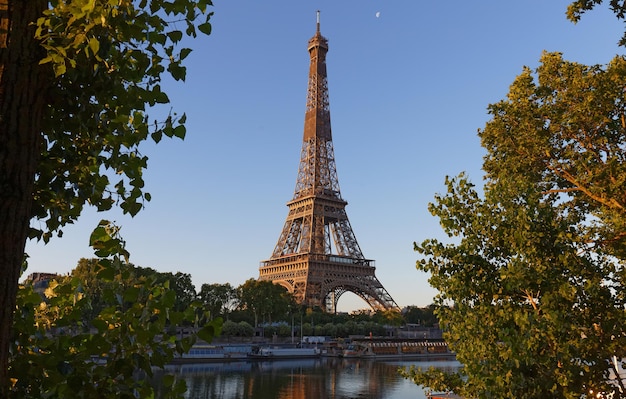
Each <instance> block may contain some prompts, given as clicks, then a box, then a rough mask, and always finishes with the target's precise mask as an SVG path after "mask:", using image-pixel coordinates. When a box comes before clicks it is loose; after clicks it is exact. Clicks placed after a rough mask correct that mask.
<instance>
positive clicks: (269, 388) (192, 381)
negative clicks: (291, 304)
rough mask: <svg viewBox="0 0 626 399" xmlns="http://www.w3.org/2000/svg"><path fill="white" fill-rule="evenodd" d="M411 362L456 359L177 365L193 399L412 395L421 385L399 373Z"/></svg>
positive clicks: (396, 398) (445, 364)
mask: <svg viewBox="0 0 626 399" xmlns="http://www.w3.org/2000/svg"><path fill="white" fill-rule="evenodd" d="M411 364H416V365H420V366H422V367H424V368H428V367H429V366H436V367H440V368H444V369H450V370H453V369H456V368H457V367H458V366H459V364H458V362H456V361H449V360H445V361H428V362H420V363H417V362H415V361H403V362H393V363H392V362H377V361H369V360H359V359H341V358H321V359H298V360H280V361H273V362H267V361H252V362H232V363H204V364H185V365H179V366H175V367H173V369H170V370H169V371H170V372H172V371H173V372H174V373H175V374H176V375H177V377H178V378H183V379H185V381H186V383H187V388H188V392H187V397H188V398H190V399H195V398H202V399H218V398H219V399H256V398H258V399H288V398H289V399H340V398H342V399H347V398H359V399H379V398H381V399H382V398H385V399H405V398H406V399H408V398H412V399H415V398H425V395H424V392H423V390H422V389H421V388H420V387H418V386H416V385H414V384H413V382H411V381H408V380H405V379H404V378H402V377H401V376H400V375H399V374H398V369H399V368H400V367H408V366H410V365H411Z"/></svg>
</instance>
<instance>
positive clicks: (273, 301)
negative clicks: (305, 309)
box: [238, 278, 293, 327]
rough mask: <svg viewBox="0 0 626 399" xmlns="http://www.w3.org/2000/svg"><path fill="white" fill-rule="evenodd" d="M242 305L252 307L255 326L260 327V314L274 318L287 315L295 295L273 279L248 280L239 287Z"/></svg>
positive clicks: (270, 318) (270, 319) (269, 320)
mask: <svg viewBox="0 0 626 399" xmlns="http://www.w3.org/2000/svg"><path fill="white" fill-rule="evenodd" d="M238 292H239V295H238V296H239V301H240V306H241V307H243V308H245V309H250V310H251V311H252V312H253V314H254V326H255V327H258V321H259V316H261V317H267V321H268V322H270V323H271V322H272V318H275V317H277V316H283V315H285V314H286V313H287V312H288V310H289V306H290V304H291V303H292V302H293V296H292V295H291V294H290V293H289V292H288V291H287V289H286V288H285V287H283V286H280V285H278V284H274V283H272V282H271V281H259V280H255V279H253V278H251V279H248V280H246V281H245V282H244V283H243V284H242V285H240V286H239V287H238Z"/></svg>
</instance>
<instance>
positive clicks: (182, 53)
mask: <svg viewBox="0 0 626 399" xmlns="http://www.w3.org/2000/svg"><path fill="white" fill-rule="evenodd" d="M191 51H192V50H191V49H190V48H184V49H181V50H180V60H181V61H182V60H184V59H185V58H187V56H188V55H189V54H190V53H191Z"/></svg>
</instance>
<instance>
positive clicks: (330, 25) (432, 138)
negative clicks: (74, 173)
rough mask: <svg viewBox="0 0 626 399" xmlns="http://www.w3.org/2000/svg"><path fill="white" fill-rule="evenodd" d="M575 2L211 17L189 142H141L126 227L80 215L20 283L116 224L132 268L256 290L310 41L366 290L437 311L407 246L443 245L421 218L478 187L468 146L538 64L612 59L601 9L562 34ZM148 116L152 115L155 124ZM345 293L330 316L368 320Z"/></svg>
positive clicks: (186, 107) (192, 94) (227, 0)
mask: <svg viewBox="0 0 626 399" xmlns="http://www.w3.org/2000/svg"><path fill="white" fill-rule="evenodd" d="M568 3H569V1H560V0H558V1H557V0H552V1H545V0H529V1H523V2H522V1H503V0H483V1H476V2H469V1H456V0H453V1H446V2H442V1H428V2H427V1H419V0H394V1H382V0H368V1H363V0H359V1H357V0H340V1H338V0H311V1H293V0H278V1H258V0H214V7H213V11H214V12H215V15H214V16H213V18H212V25H213V33H212V34H211V35H210V36H207V37H201V38H198V39H196V40H193V41H191V42H190V43H187V44H186V45H187V46H189V47H192V48H193V50H194V51H193V52H192V53H191V54H190V55H189V57H188V58H187V64H186V65H187V67H188V70H187V80H186V82H185V83H182V84H181V83H173V82H166V83H165V84H164V89H165V90H166V92H167V93H168V94H169V96H170V99H171V100H172V107H173V109H174V111H175V112H178V113H182V112H185V113H186V114H187V117H188V119H187V120H188V122H187V138H186V139H185V140H184V141H180V140H164V141H162V142H161V143H160V144H158V145H154V144H151V143H147V145H145V146H144V147H143V150H142V151H143V153H144V154H146V155H148V156H149V157H150V160H149V164H148V170H147V171H146V176H145V179H146V190H147V191H148V192H150V193H151V194H152V198H153V199H152V201H151V202H149V203H148V204H147V207H146V208H145V209H144V210H143V211H142V212H140V214H139V215H138V216H136V217H135V218H130V217H127V216H123V215H121V213H120V212H107V213H102V214H98V213H96V212H94V211H92V210H89V211H87V212H85V214H84V215H83V216H82V218H81V219H80V220H79V222H78V223H76V224H75V225H72V226H68V227H66V228H65V229H64V236H63V238H62V239H54V240H53V241H52V242H51V243H49V244H48V245H43V244H41V243H35V242H31V243H29V244H28V245H27V252H28V254H29V256H30V260H29V265H30V266H29V269H28V271H27V273H32V272H35V271H40V272H57V273H67V272H69V271H70V270H71V269H72V268H73V267H75V265H76V263H77V261H78V259H80V258H81V257H92V256H93V252H92V251H91V249H90V248H89V247H88V237H89V233H90V232H91V230H92V229H93V228H94V227H95V225H96V224H97V222H98V220H100V219H102V218H105V219H109V220H115V221H116V222H117V223H118V224H120V225H122V235H123V237H124V238H125V239H126V241H127V242H128V249H129V251H130V252H131V262H133V263H134V264H136V265H139V266H144V267H152V268H154V269H157V270H160V271H172V272H176V271H181V272H184V273H190V274H191V276H192V278H193V282H194V284H195V285H196V288H197V289H199V288H200V285H201V284H203V283H225V282H229V283H231V284H232V285H234V286H237V285H239V284H241V283H243V282H244V281H245V280H247V279H248V278H256V277H258V267H259V262H260V261H261V260H264V259H268V258H269V257H270V255H271V253H272V250H273V249H274V246H275V245H276V241H277V240H278V236H279V234H280V231H281V228H282V226H283V223H284V221H285V218H286V216H287V210H288V208H287V206H286V202H287V201H289V200H290V199H291V198H292V195H293V190H294V187H295V182H296V173H297V169H298V161H299V156H300V147H301V143H302V128H303V124H304V109H305V101H306V88H307V78H308V66H309V56H308V52H307V41H308V39H309V38H310V37H311V36H313V34H314V33H315V15H316V14H315V12H316V10H320V11H321V32H322V34H323V35H324V36H325V37H326V38H328V40H329V53H328V58H327V67H328V82H329V93H330V107H331V123H332V129H333V143H334V148H335V159H336V164H337V171H338V177H339V184H340V187H341V192H342V196H343V198H344V199H346V200H347V201H348V206H347V207H346V211H347V213H348V217H349V219H350V222H351V224H352V227H353V230H354V232H355V235H356V238H357V240H358V242H359V244H360V246H361V249H362V250H363V253H364V255H365V256H366V257H367V258H369V259H375V260H376V266H377V269H376V275H377V277H378V278H379V280H380V281H381V282H382V283H383V285H384V286H385V288H386V289H387V291H388V292H389V293H390V294H391V296H392V297H393V298H394V299H395V301H396V302H397V303H398V304H399V305H400V306H401V307H402V306H407V305H418V306H425V305H428V304H430V303H432V298H433V296H434V295H435V291H434V290H433V289H432V288H431V287H430V286H429V285H428V281H427V279H428V276H427V275H425V274H423V273H420V272H418V271H416V269H415V262H416V260H417V259H418V254H416V253H415V252H414V251H413V242H416V241H417V242H421V241H423V240H424V239H427V238H445V237H444V236H443V233H442V230H441V228H440V227H439V224H438V220H437V219H435V218H433V217H432V216H431V215H430V214H429V213H428V210H427V204H428V203H429V202H430V201H432V200H433V197H434V195H435V194H436V193H440V192H443V191H444V189H445V187H444V184H443V183H444V178H445V176H446V175H449V176H454V175H457V174H458V173H460V172H463V171H465V172H467V173H468V174H469V175H470V177H471V178H472V180H473V181H474V182H475V183H477V184H481V180H482V172H481V169H480V168H481V163H482V156H483V150H482V148H481V147H480V143H479V140H478V137H477V134H476V133H477V130H478V129H480V128H482V127H483V126H484V125H485V122H486V121H487V120H488V115H487V113H486V109H487V106H488V104H490V103H494V102H497V101H499V100H500V99H502V98H504V97H505V96H506V93H507V91H508V87H509V85H510V84H511V83H512V82H513V79H514V78H515V76H517V75H518V74H519V73H520V72H521V71H522V67H523V66H524V65H526V66H529V67H532V68H534V67H536V66H537V64H538V59H539V57H540V56H541V53H542V51H543V50H547V51H560V52H562V53H563V54H564V58H566V59H568V60H571V61H577V62H581V63H585V64H605V63H607V62H608V61H609V60H610V59H611V58H613V57H614V56H615V55H616V54H622V53H623V51H622V50H621V49H620V48H618V46H617V45H616V43H617V41H618V39H619V38H620V37H621V34H622V31H623V29H624V26H623V24H622V23H620V22H619V21H617V19H616V18H615V17H614V16H613V14H611V13H610V11H608V10H607V9H606V8H605V7H601V8H599V9H597V10H594V11H592V12H590V13H588V14H587V15H585V16H584V17H583V19H582V20H581V22H579V23H578V24H576V25H575V24H573V23H571V22H569V21H568V20H567V19H566V18H565V11H566V8H567V4H568ZM160 116H162V115H160V114H159V111H157V112H156V113H154V114H151V117H152V118H157V119H158V118H159V117H160ZM365 307H366V304H365V302H363V301H362V300H360V299H359V298H358V297H356V296H354V295H353V294H351V293H346V294H344V296H342V297H341V299H340V300H339V309H340V310H352V309H358V308H365Z"/></svg>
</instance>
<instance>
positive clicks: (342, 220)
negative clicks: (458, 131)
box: [259, 11, 399, 312]
mask: <svg viewBox="0 0 626 399" xmlns="http://www.w3.org/2000/svg"><path fill="white" fill-rule="evenodd" d="M308 50H309V56H310V58H311V63H310V66H309V83H308V90H307V101H306V110H305V114H304V135H303V140H302V150H301V153H300V166H299V167H298V176H297V179H296V188H295V191H294V196H293V198H292V200H291V201H289V202H288V203H287V206H288V207H289V213H288V215H287V220H286V221H285V225H284V227H283V230H282V232H281V234H280V237H279V238H278V243H277V244H276V247H275V248H274V252H273V253H272V256H271V257H270V259H269V260H265V261H262V262H261V266H260V267H259V280H270V281H273V282H274V283H276V284H281V285H282V286H284V287H286V288H287V290H288V291H289V292H291V293H293V295H294V297H295V298H296V301H298V303H301V304H303V305H306V306H310V307H315V306H319V307H321V308H322V309H324V310H326V311H328V312H336V311H337V303H338V301H339V298H340V297H341V295H343V294H344V293H346V292H352V293H354V294H356V295H358V296H359V297H361V298H362V299H363V300H364V301H365V302H367V304H368V305H369V306H370V307H371V308H372V309H374V310H390V309H393V310H399V307H398V305H397V304H396V302H395V301H394V300H393V299H392V298H391V296H390V295H389V293H388V292H387V291H386V290H385V288H384V287H383V285H382V284H381V283H380V281H379V280H378V279H377V278H376V275H375V273H374V272H375V270H376V268H375V266H374V263H375V262H374V261H373V260H371V259H366V258H365V257H364V256H363V253H362V252H361V248H360V247H359V244H358V243H357V240H356V237H355V236H354V232H353V231H352V227H351V225H350V222H349V221H348V216H347V214H346V210H345V207H346V205H347V204H348V203H347V202H346V201H344V200H343V198H342V197H341V193H340V190H339V180H338V179H337V169H336V167H335V155H334V150H333V142H332V133H331V128H330V105H329V101H328V79H327V74H326V54H327V53H328V40H327V39H326V38H325V37H323V36H322V34H321V33H320V12H319V11H317V28H316V32H315V35H314V36H313V37H312V38H311V39H310V40H309V43H308Z"/></svg>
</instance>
